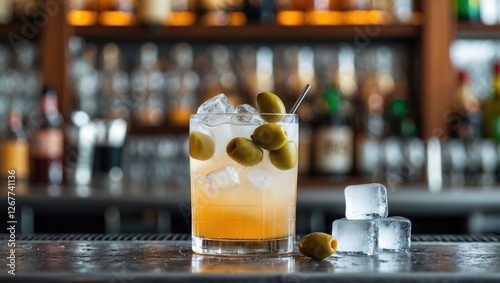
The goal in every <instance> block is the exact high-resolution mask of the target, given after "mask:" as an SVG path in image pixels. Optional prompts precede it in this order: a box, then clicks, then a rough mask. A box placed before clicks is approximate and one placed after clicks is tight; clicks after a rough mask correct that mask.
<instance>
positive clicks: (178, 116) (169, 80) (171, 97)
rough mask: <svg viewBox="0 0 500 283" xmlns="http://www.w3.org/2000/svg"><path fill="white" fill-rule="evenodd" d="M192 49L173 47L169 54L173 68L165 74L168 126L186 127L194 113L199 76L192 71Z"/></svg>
mask: <svg viewBox="0 0 500 283" xmlns="http://www.w3.org/2000/svg"><path fill="white" fill-rule="evenodd" d="M193 58H194V54H193V48H192V47H191V45H189V44H187V43H179V44H177V45H175V46H174V47H173V48H172V50H171V53H170V61H171V62H172V63H173V66H172V67H171V68H170V70H169V71H168V73H167V76H166V83H165V91H166V96H167V105H166V108H167V115H168V121H169V124H171V125H175V126H188V125H189V115H190V114H193V113H195V112H196V106H195V105H196V91H197V89H198V87H199V84H200V77H199V75H198V74H197V73H196V72H195V71H194V70H193Z"/></svg>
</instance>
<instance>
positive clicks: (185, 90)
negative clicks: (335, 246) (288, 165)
mask: <svg viewBox="0 0 500 283" xmlns="http://www.w3.org/2000/svg"><path fill="white" fill-rule="evenodd" d="M305 84H311V85H312V88H311V90H310V92H309V94H308V96H307V97H306V99H305V101H304V102H303V103H302V105H301V107H300V108H299V111H298V112H299V116H300V119H301V122H300V127H301V128H300V145H299V148H300V153H299V184H298V187H299V188H298V190H299V192H298V202H297V232H298V233H308V232H311V231H318V230H322V231H326V232H327V231H329V230H330V229H331V222H332V221H333V220H334V219H337V218H341V217H343V214H344V198H343V188H344V187H345V186H346V185H349V184H358V183H367V182H379V183H383V184H384V185H386V187H387V188H388V190H389V214H390V215H392V216H395V215H400V216H405V217H407V218H410V219H411V220H412V222H413V223H414V224H413V231H414V233H430V234H435V233H448V234H460V233H500V186H499V185H498V183H499V181H500V163H499V162H500V147H499V144H498V141H500V116H499V115H500V0H443V1H431V0H276V1H264V0H141V1H138V0H67V1H55V0H44V1H38V0H0V140H1V142H0V176H1V178H2V185H1V186H0V189H1V192H2V194H3V195H5V196H7V191H8V182H7V178H8V176H9V175H11V174H10V173H9V170H12V169H15V171H16V173H15V177H16V185H15V193H16V209H17V211H16V212H17V214H16V216H17V217H18V219H19V221H20V223H21V232H23V233H126V232H134V233H149V232H163V233H165V232H179V233H189V232H190V229H191V227H190V225H191V223H190V216H191V214H190V187H189V154H188V147H187V134H188V123H189V115H190V114H192V113H195V112H196V109H197V107H198V106H199V105H200V104H201V102H203V101H205V100H206V99H208V98H210V97H212V96H215V95H217V94H219V93H224V94H226V95H227V96H228V97H229V98H230V100H231V102H232V103H233V104H234V105H238V104H242V103H249V104H252V105H253V104H255V103H254V101H255V97H256V95H257V93H259V92H262V91H271V92H274V93H276V94H278V95H279V96H280V97H281V98H282V99H283V101H284V102H285V105H286V107H287V109H290V108H291V107H292V105H293V103H294V102H295V100H296V99H297V98H298V96H299V94H300V92H301V90H302V89H303V88H304V86H305ZM332 95H333V96H335V97H336V98H337V99H338V101H339V103H338V104H330V103H328V101H327V100H326V99H325V97H331V96H332ZM325 128H327V129H330V130H331V131H332V133H335V134H332V135H329V136H328V135H327V136H325V135H322V134H319V133H320V130H321V129H325ZM319 145H328V146H327V147H325V148H324V149H322V147H320V146H319ZM320 149H321V151H320ZM325 159H335V160H337V161H338V162H336V163H335V165H333V166H332V165H329V164H330V163H327V162H324V160H325ZM0 206H1V207H3V206H6V204H5V203H2V204H0ZM5 210H6V209H5ZM7 216H8V215H7V214H3V215H0V219H1V220H2V223H6V222H7ZM2 225H4V224H2Z"/></svg>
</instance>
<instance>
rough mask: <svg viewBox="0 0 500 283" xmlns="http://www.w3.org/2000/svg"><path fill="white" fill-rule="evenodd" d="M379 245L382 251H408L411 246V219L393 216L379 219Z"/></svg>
mask: <svg viewBox="0 0 500 283" xmlns="http://www.w3.org/2000/svg"><path fill="white" fill-rule="evenodd" d="M377 223H378V246H379V250H381V251H390V252H407V251H409V250H410V247H411V221H410V220H409V219H407V218H405V217H400V216H393V217H387V218H384V219H379V220H377Z"/></svg>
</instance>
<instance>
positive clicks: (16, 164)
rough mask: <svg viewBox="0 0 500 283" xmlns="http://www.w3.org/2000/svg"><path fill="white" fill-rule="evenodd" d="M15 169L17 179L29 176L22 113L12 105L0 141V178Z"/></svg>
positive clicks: (27, 151)
mask: <svg viewBox="0 0 500 283" xmlns="http://www.w3.org/2000/svg"><path fill="white" fill-rule="evenodd" d="M9 170H15V172H16V173H15V175H16V179H17V180H23V181H27V180H28V178H29V142H28V135H27V134H26V131H25V130H24V127H23V122H22V115H21V111H20V109H18V107H17V106H12V107H11V109H10V111H9V114H8V117H7V131H6V133H5V136H4V138H3V139H2V140H1V142H0V174H1V177H2V180H3V179H4V178H5V177H6V176H7V175H8V174H9V173H8V172H9Z"/></svg>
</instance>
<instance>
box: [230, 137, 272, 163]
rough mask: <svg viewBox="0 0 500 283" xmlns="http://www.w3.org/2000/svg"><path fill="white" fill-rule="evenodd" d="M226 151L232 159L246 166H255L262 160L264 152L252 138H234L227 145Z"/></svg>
mask: <svg viewBox="0 0 500 283" xmlns="http://www.w3.org/2000/svg"><path fill="white" fill-rule="evenodd" d="M226 152H227V155H229V157H231V159H233V160H234V161H236V162H238V163H239V164H241V165H244V166H253V165H256V164H258V163H259V162H260V161H261V160H262V156H263V154H264V152H263V150H262V148H260V147H258V146H257V145H256V144H255V143H254V142H253V141H252V140H251V139H247V138H239V137H238V138H234V139H232V140H230V141H229V143H228V144H227V146H226Z"/></svg>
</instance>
